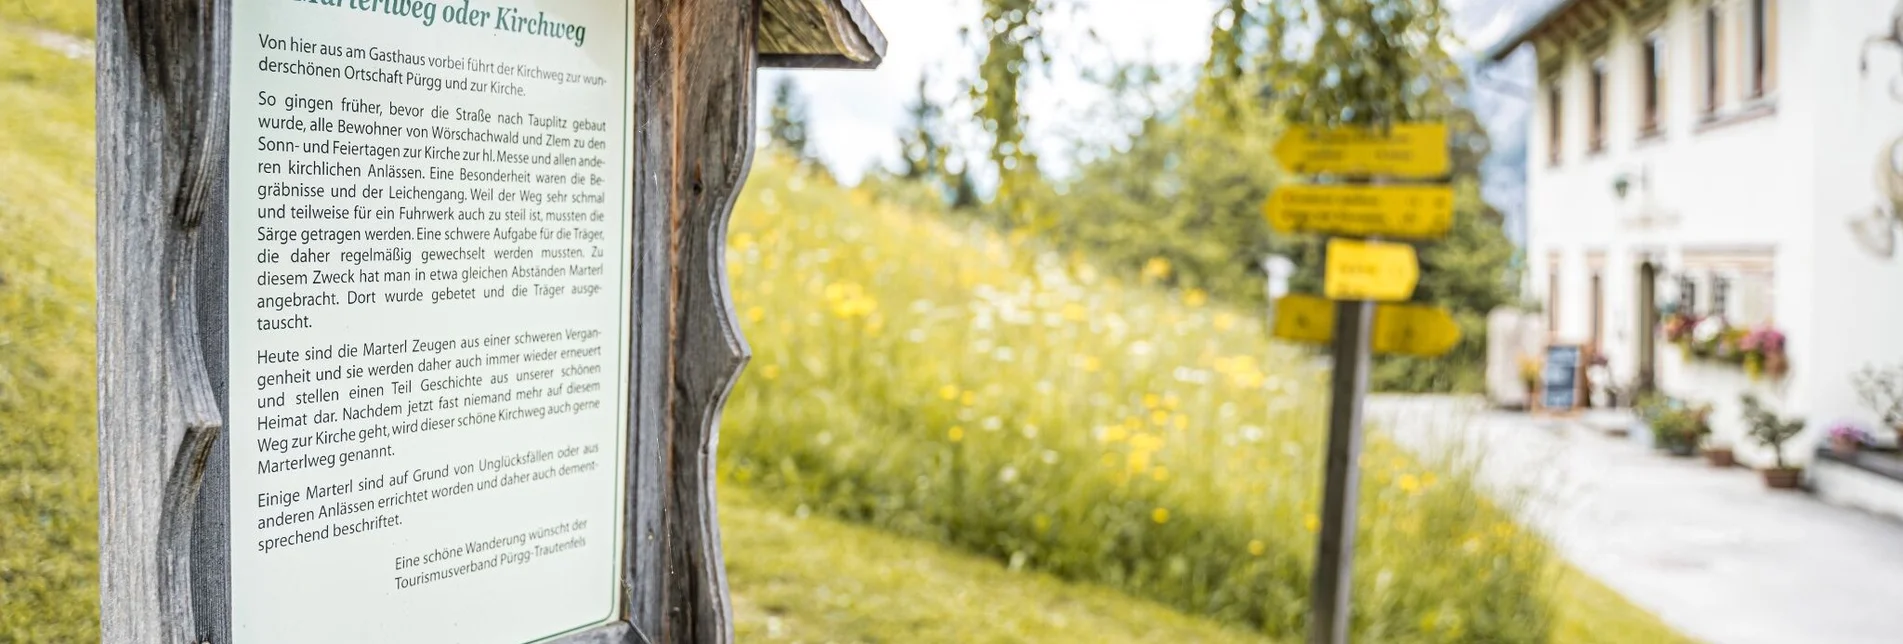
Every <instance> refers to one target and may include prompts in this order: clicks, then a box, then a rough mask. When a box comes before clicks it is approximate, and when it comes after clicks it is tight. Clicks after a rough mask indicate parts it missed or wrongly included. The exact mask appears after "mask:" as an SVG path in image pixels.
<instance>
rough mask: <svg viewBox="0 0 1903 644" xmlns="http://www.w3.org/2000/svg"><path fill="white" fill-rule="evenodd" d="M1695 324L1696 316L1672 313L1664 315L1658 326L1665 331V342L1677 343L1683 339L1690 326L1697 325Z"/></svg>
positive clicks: (1690, 328)
mask: <svg viewBox="0 0 1903 644" xmlns="http://www.w3.org/2000/svg"><path fill="white" fill-rule="evenodd" d="M1697 324H1698V318H1696V317H1693V316H1690V315H1685V314H1682V313H1673V314H1671V315H1668V316H1665V319H1664V320H1661V321H1660V323H1659V326H1661V327H1663V329H1662V330H1663V331H1664V332H1665V341H1666V342H1671V343H1673V344H1678V343H1681V342H1684V341H1685V339H1686V336H1687V335H1689V334H1690V333H1691V330H1692V327H1693V326H1697Z"/></svg>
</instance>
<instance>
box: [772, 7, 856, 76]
mask: <svg viewBox="0 0 1903 644" xmlns="http://www.w3.org/2000/svg"><path fill="white" fill-rule="evenodd" d="M760 21H761V22H760V29H759V49H760V66H762V67H800V68H847V69H870V68H873V67H877V66H878V65H879V62H880V61H882V60H883V59H884V58H885V46H886V42H885V34H884V33H883V32H881V31H880V30H879V25H878V24H877V23H875V22H873V20H872V15H871V14H870V13H869V12H867V11H866V7H865V5H864V4H862V3H861V2H860V0H760Z"/></svg>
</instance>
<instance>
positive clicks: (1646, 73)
mask: <svg viewBox="0 0 1903 644" xmlns="http://www.w3.org/2000/svg"><path fill="white" fill-rule="evenodd" d="M1644 47H1645V48H1644V51H1643V52H1642V55H1641V57H1640V62H1641V64H1643V65H1644V66H1645V69H1643V70H1641V71H1642V74H1641V78H1642V79H1643V82H1644V84H1645V85H1644V87H1641V88H1640V96H1641V97H1642V98H1643V100H1644V104H1643V105H1642V106H1641V107H1642V108H1643V111H1642V114H1643V115H1644V116H1643V118H1644V120H1643V121H1641V122H1640V124H1639V133H1640V134H1641V135H1643V136H1650V135H1654V134H1658V133H1659V128H1660V126H1661V125H1662V122H1663V121H1664V111H1665V109H1664V101H1665V36H1664V35H1662V34H1657V33H1654V34H1652V35H1651V36H1649V37H1647V38H1646V39H1645V46H1644Z"/></svg>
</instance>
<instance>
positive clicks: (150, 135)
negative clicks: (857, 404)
mask: <svg viewBox="0 0 1903 644" xmlns="http://www.w3.org/2000/svg"><path fill="white" fill-rule="evenodd" d="M233 1H234V0H209V1H207V0H107V1H105V2H101V3H100V5H99V22H98V51H97V60H98V65H97V69H98V80H97V82H98V98H97V105H96V107H97V110H98V112H97V113H98V181H99V189H98V203H97V206H98V283H99V299H98V333H99V338H98V350H99V375H98V378H99V383H98V384H99V486H100V488H99V490H100V491H99V503H100V512H99V519H100V522H99V523H100V526H99V534H100V595H101V617H102V624H101V635H102V641H104V642H106V643H107V644H133V643H137V644H149V643H164V644H198V643H207V644H224V643H226V642H229V641H231V629H232V625H231V621H230V620H231V618H230V614H229V605H230V604H229V597H228V596H227V595H228V593H229V585H228V579H226V578H223V577H221V576H222V575H225V574H226V573H227V572H228V568H227V566H228V556H229V553H228V552H227V549H228V543H227V539H226V535H227V534H228V526H227V525H226V522H227V520H228V518H229V514H228V510H229V506H228V503H229V498H228V497H229V490H228V488H225V487H223V486H224V485H225V484H226V480H227V479H226V477H227V476H228V473H229V464H228V463H227V462H226V459H227V458H228V452H227V451H226V450H225V448H224V446H225V441H226V434H225V432H224V431H223V427H224V422H225V421H224V419H225V418H226V410H227V408H226V406H225V405H226V400H227V393H228V392H227V387H226V384H227V382H226V381H227V366H228V365H226V364H225V360H226V354H225V351H224V350H223V348H224V347H225V343H226V340H227V337H226V329H225V326H224V324H225V320H226V319H227V311H226V310H225V306H226V304H225V297H224V296H225V292H226V288H227V284H228V282H227V275H226V271H227V264H226V256H227V248H228V246H227V240H226V232H225V231H226V215H227V212H226V211H227V204H226V203H225V200H226V194H225V188H226V180H227V176H226V175H227V171H228V170H227V168H226V165H227V149H226V142H227V140H228V137H229V121H228V117H229V114H228V112H229V110H228V107H229V106H228V100H229V92H230V91H231V87H230V85H229V76H230V75H229V69H230V57H231V53H230V50H231V37H232V33H231V5H232V2H233ZM235 1H247V0H235ZM604 1H608V0H604ZM619 1H624V2H629V3H630V4H631V5H632V8H633V15H634V17H633V22H634V24H633V25H631V29H630V31H631V33H632V34H634V35H633V36H632V37H633V38H634V39H635V43H636V44H635V46H634V53H633V59H632V60H631V72H630V73H631V74H632V76H633V78H632V79H630V82H631V84H632V87H633V88H634V96H635V107H634V110H635V111H634V113H635V114H636V115H638V116H639V118H641V119H643V120H642V121H640V122H638V123H636V125H635V127H636V128H637V130H636V133H635V136H634V140H633V151H632V156H633V159H632V168H631V173H630V177H631V178H632V181H633V184H634V185H633V186H632V189H633V192H634V194H633V200H632V208H633V212H631V213H627V216H630V217H632V218H633V228H634V230H635V231H636V232H637V234H638V236H639V237H638V238H639V239H642V240H647V241H649V242H651V243H645V244H638V245H637V251H638V252H637V253H635V256H634V258H633V260H632V262H633V265H634V267H633V273H634V274H633V275H632V276H631V277H632V280H631V283H632V284H634V287H633V305H632V306H633V311H632V312H631V313H632V315H631V319H632V321H631V324H632V326H633V342H632V347H631V349H630V350H631V352H632V354H633V357H634V358H637V359H634V360H631V361H630V370H631V372H632V373H631V374H630V377H629V383H630V387H631V391H630V392H629V393H630V403H629V404H630V406H631V407H632V409H631V410H630V414H629V419H630V420H629V426H630V429H629V431H630V434H631V436H630V437H629V440H627V454H626V460H627V468H628V471H627V473H626V479H627V480H628V481H629V484H630V486H631V490H630V493H629V494H627V507H626V509H625V520H626V525H625V526H624V527H623V530H624V533H623V544H624V546H623V547H624V548H625V553H624V562H625V563H624V567H625V569H624V570H622V571H621V573H620V576H621V578H622V584H621V586H622V593H621V594H622V596H621V599H620V601H619V602H618V603H619V605H620V607H621V611H620V614H621V619H620V621H616V622H613V623H610V624H608V625H605V626H601V627H597V628H594V629H592V630H588V631H586V632H582V633H579V634H575V635H570V636H567V637H564V638H562V639H561V640H560V641H562V642H564V643H568V642H573V643H591V644H592V643H600V644H608V643H625V644H637V643H640V644H651V643H655V642H728V641H732V639H733V631H732V619H731V605H730V603H729V600H728V596H727V588H726V579H725V574H724V571H723V564H722V559H721V553H720V538H719V524H718V521H717V518H716V515H715V508H714V505H715V499H714V489H713V488H714V465H713V459H714V453H713V450H714V445H715V432H716V428H717V425H718V422H719V417H720V410H721V407H722V405H723V404H724V403H725V402H726V398H727V394H728V391H729V388H730V387H731V386H732V384H733V382H734V380H735V378H736V377H737V376H738V375H739V373H740V370H741V368H742V367H743V366H744V365H745V364H746V362H747V359H748V357H749V355H750V352H749V349H748V347H747V344H746V342H745V340H744V339H742V338H741V336H740V332H739V328H738V325H737V323H736V318H735V316H734V314H733V306H732V302H731V297H730V294H729V292H728V289H727V271H726V267H725V264H724V260H723V258H724V252H723V249H724V246H725V240H726V233H727V219H728V216H729V214H730V212H731V210H732V207H733V202H734V199H735V197H736V196H737V194H738V192H739V189H740V186H741V184H742V183H743V182H744V180H745V177H746V175H747V170H748V168H749V166H750V164H751V162H752V153H753V109H752V106H753V100H754V77H755V70H756V68H757V67H758V66H761V65H762V64H766V65H778V66H789V67H839V68H866V67H872V66H876V65H877V64H878V63H879V61H880V60H881V59H882V58H883V56H884V52H885V45H886V43H885V39H884V36H883V35H882V34H881V33H880V32H879V29H878V27H877V26H876V25H875V24H873V23H872V21H871V19H870V17H869V16H868V15H867V14H866V12H865V10H864V7H862V6H860V4H859V2H858V0H691V1H688V0H619Z"/></svg>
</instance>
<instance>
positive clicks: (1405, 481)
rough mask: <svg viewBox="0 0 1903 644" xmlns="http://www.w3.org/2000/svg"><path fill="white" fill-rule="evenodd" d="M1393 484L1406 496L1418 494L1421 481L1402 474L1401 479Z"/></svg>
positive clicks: (1411, 475) (1410, 475)
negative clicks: (1406, 494)
mask: <svg viewBox="0 0 1903 644" xmlns="http://www.w3.org/2000/svg"><path fill="white" fill-rule="evenodd" d="M1394 484H1395V486H1396V487H1399V488H1401V491H1402V492H1406V493H1408V494H1413V493H1415V492H1419V491H1420V489H1421V480H1420V479H1419V478H1416V477H1415V476H1414V475H1413V474H1402V475H1401V478H1399V479H1396V480H1395V482H1394Z"/></svg>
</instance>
